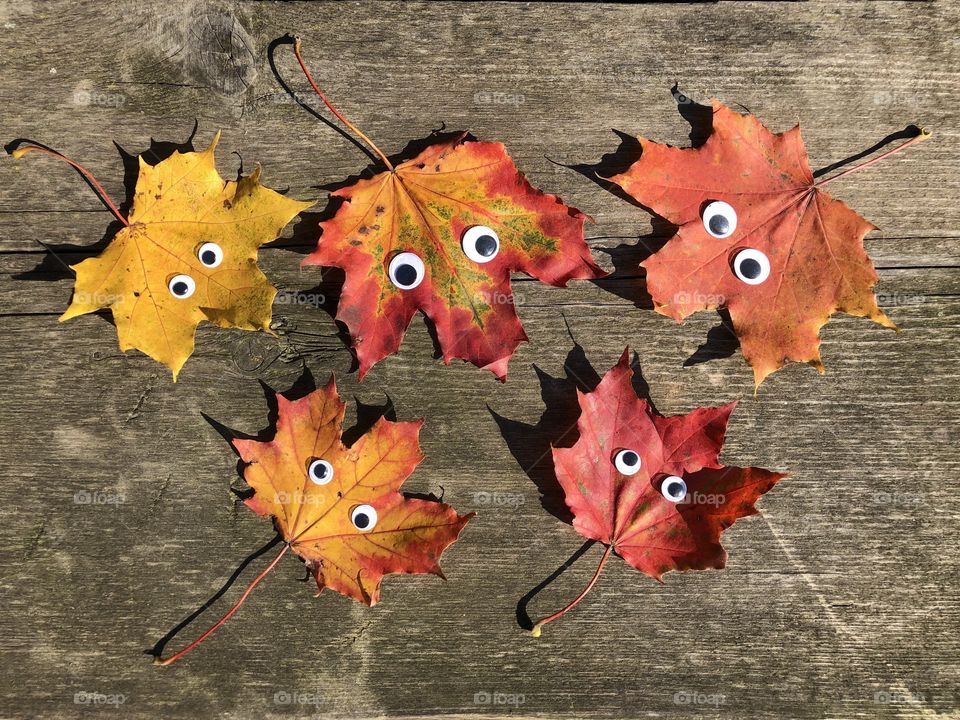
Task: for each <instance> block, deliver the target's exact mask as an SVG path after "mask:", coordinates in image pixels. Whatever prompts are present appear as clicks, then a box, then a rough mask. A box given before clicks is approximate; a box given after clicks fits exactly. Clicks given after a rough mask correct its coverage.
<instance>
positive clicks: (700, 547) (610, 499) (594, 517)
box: [533, 350, 786, 636]
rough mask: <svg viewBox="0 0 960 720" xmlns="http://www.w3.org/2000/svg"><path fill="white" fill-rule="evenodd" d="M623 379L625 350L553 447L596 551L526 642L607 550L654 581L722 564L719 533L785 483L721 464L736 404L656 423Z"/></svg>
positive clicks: (579, 523) (582, 529) (563, 483)
mask: <svg viewBox="0 0 960 720" xmlns="http://www.w3.org/2000/svg"><path fill="white" fill-rule="evenodd" d="M632 375H633V370H632V369H631V368H630V354H629V350H625V351H624V353H623V356H622V357H621V358H620V362H619V363H618V364H617V365H615V366H614V367H613V369H611V370H610V371H609V372H607V374H606V375H605V376H604V377H603V379H602V380H601V382H600V384H599V385H598V386H597V387H596V389H595V390H593V391H592V392H589V393H583V392H580V391H578V392H577V396H578V399H579V403H580V409H581V415H580V419H579V420H578V422H577V428H578V430H579V433H580V437H579V439H578V440H577V442H576V443H575V444H574V445H573V446H572V447H569V448H553V462H554V467H555V469H556V474H557V480H558V481H559V483H560V487H561V488H562V490H563V492H564V496H565V500H566V503H567V506H568V507H569V508H570V511H571V512H572V513H573V527H574V529H575V530H576V531H577V532H578V533H580V534H581V535H582V536H584V537H585V538H588V539H590V540H596V541H598V542H601V543H603V544H604V545H606V550H605V551H604V553H603V556H602V558H601V560H600V565H599V567H598V568H597V571H596V573H595V574H594V576H593V579H592V580H591V581H590V583H589V585H587V587H586V588H585V589H584V591H583V592H582V593H581V594H580V595H579V596H578V597H577V598H576V599H575V600H574V601H573V602H571V603H570V604H569V605H567V606H566V607H565V608H563V609H562V610H560V611H559V612H556V613H554V614H553V615H550V616H549V617H546V618H544V619H543V620H540V621H539V622H537V623H536V624H535V625H534V628H533V633H534V635H535V636H536V635H539V634H540V629H541V628H542V627H543V626H544V625H546V624H547V623H549V622H552V621H553V620H556V619H557V618H558V617H560V616H561V615H563V614H564V613H566V612H567V611H568V610H570V609H571V608H572V607H574V606H575V605H577V604H578V603H579V602H580V600H582V599H583V597H584V596H585V595H586V594H587V592H589V591H590V589H591V588H592V587H593V585H594V584H595V583H596V581H597V579H598V578H599V576H600V571H601V570H602V569H603V566H604V564H605V563H606V561H607V559H608V558H609V556H610V555H611V554H616V555H619V556H620V557H621V558H623V559H624V560H625V561H626V562H627V563H629V564H630V565H632V566H633V567H635V568H636V569H637V570H639V571H640V572H642V573H645V574H647V575H649V576H650V577H652V578H654V579H656V580H658V581H661V582H662V577H663V575H664V574H665V573H667V572H669V571H671V570H704V569H708V568H717V569H719V568H722V567H724V565H725V564H726V559H727V553H726V551H725V550H724V549H723V546H722V545H721V544H720V535H721V534H722V533H723V531H724V530H725V529H727V528H728V527H730V526H731V525H733V523H734V522H735V521H736V520H737V519H738V518H741V517H745V516H748V515H755V514H757V512H758V510H757V509H756V507H755V503H756V501H757V499H758V498H759V497H760V496H761V495H763V494H764V493H765V492H767V491H768V490H770V488H772V487H773V486H774V485H775V484H776V483H777V482H778V481H779V480H781V479H782V478H784V477H786V476H785V475H784V474H782V473H776V472H771V471H769V470H763V469H761V468H754V467H746V468H742V467H733V466H725V465H723V464H721V462H720V451H721V450H722V449H723V443H724V436H725V433H726V428H727V421H728V420H729V417H730V413H731V412H732V411H733V409H734V407H736V403H731V404H729V405H724V406H722V407H716V408H710V407H708V408H697V409H696V410H694V411H693V412H691V413H690V414H688V415H674V416H671V417H663V416H660V415H657V414H656V413H655V412H653V411H652V410H651V408H650V407H649V405H648V404H647V402H646V400H641V399H640V398H638V397H637V394H636V392H635V391H634V389H633V386H632V384H631V382H630V378H631V377H632Z"/></svg>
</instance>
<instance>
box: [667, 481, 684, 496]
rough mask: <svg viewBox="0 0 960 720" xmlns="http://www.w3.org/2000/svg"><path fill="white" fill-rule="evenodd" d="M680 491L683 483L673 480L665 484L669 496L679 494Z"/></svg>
mask: <svg viewBox="0 0 960 720" xmlns="http://www.w3.org/2000/svg"><path fill="white" fill-rule="evenodd" d="M682 493H683V485H681V484H680V483H676V482H674V483H670V484H669V485H668V486H667V494H668V495H669V496H670V497H677V496H678V495H681V494H682Z"/></svg>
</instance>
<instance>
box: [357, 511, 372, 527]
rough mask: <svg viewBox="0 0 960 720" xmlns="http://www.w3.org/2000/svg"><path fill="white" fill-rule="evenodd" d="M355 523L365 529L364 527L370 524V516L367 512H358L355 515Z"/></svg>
mask: <svg viewBox="0 0 960 720" xmlns="http://www.w3.org/2000/svg"><path fill="white" fill-rule="evenodd" d="M353 524H354V525H356V526H357V527H358V528H360V529H361V530H363V528H365V527H366V526H367V525H369V524H370V516H369V515H367V514H366V513H357V514H356V515H354V516H353Z"/></svg>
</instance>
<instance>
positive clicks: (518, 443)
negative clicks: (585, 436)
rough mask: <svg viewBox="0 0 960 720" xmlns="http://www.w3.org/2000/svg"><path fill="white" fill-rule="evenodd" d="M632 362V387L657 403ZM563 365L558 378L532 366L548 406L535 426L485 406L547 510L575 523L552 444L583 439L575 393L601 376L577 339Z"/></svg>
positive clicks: (565, 444)
mask: <svg viewBox="0 0 960 720" xmlns="http://www.w3.org/2000/svg"><path fill="white" fill-rule="evenodd" d="M631 366H632V367H633V369H634V375H633V379H632V382H633V387H634V390H635V391H636V393H637V395H638V396H639V397H641V398H644V399H646V400H647V401H648V402H650V405H651V407H653V401H652V400H650V388H649V385H647V382H646V380H644V378H643V375H642V373H641V372H640V369H639V359H638V357H637V355H636V353H634V355H633V360H632V362H631ZM563 368H564V374H565V376H566V377H563V378H555V377H552V376H551V375H549V374H548V373H546V372H545V371H543V370H541V369H540V368H539V367H537V366H536V365H534V366H533V369H534V371H535V372H536V374H537V378H538V379H539V382H540V397H541V398H542V399H543V404H544V411H543V414H542V415H541V416H540V419H539V420H538V421H537V423H536V424H535V425H530V424H528V423H524V422H522V421H518V420H511V419H509V418H507V417H504V416H502V415H500V414H499V413H497V412H496V411H495V410H493V409H492V408H490V407H489V406H487V410H488V411H489V412H490V414H491V415H492V416H493V419H494V421H495V422H496V423H497V426H498V427H499V429H500V434H501V435H502V436H503V439H504V441H505V442H506V443H507V448H508V449H509V450H510V454H511V455H513V457H514V459H515V460H516V461H517V463H518V464H519V465H520V467H521V468H522V469H523V471H524V472H525V473H526V474H527V476H528V477H529V478H530V479H531V480H532V481H533V483H534V484H535V485H536V486H537V489H538V490H539V492H540V504H541V505H542V506H543V508H544V510H546V511H547V512H549V513H550V514H551V515H553V516H554V517H556V518H557V519H558V520H560V521H562V522H565V523H567V524H571V523H572V522H573V515H572V514H571V513H570V509H569V508H568V507H567V504H566V502H565V500H564V494H563V490H562V488H561V487H560V483H559V482H558V480H557V475H556V470H555V468H554V465H553V452H552V448H555V447H557V448H560V447H572V446H573V445H574V444H575V443H576V441H577V440H578V439H579V434H578V432H577V421H578V420H579V418H580V404H579V400H578V398H577V391H580V392H591V391H592V390H593V389H594V388H596V386H597V385H599V384H600V376H599V375H598V374H597V372H596V370H594V368H593V366H592V365H591V364H590V361H589V360H588V359H587V357H586V353H585V352H584V349H583V347H582V346H581V345H580V344H579V343H577V342H576V341H574V346H573V348H572V349H571V350H570V352H569V353H568V354H567V357H566V359H565V360H564V364H563ZM654 409H655V408H654Z"/></svg>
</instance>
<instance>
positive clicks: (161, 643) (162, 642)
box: [143, 533, 283, 659]
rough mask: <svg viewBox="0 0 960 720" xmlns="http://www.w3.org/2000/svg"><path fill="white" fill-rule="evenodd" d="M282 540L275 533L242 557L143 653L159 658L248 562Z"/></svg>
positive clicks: (237, 576) (212, 602)
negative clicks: (205, 596)
mask: <svg viewBox="0 0 960 720" xmlns="http://www.w3.org/2000/svg"><path fill="white" fill-rule="evenodd" d="M282 540H283V538H282V537H281V536H280V533H277V534H276V535H274V536H273V538H272V539H271V540H270V541H268V542H267V543H266V544H265V545H263V546H262V547H260V548H259V549H257V550H255V551H253V553H251V554H250V555H248V556H247V557H246V558H244V559H243V560H242V561H241V562H240V564H239V565H238V566H237V568H236V569H235V570H234V571H233V573H232V574H231V575H230V577H229V578H227V581H226V582H225V583H224V584H223V585H222V586H221V587H220V589H219V590H217V591H216V592H215V593H214V594H213V595H211V596H210V597H209V598H208V599H207V600H206V601H205V602H204V603H203V604H202V605H201V606H200V607H198V608H197V609H196V610H194V611H193V612H192V613H190V614H189V615H187V617H185V618H184V619H183V620H181V621H180V622H179V623H177V624H176V625H175V626H174V627H173V628H172V629H171V630H170V632H168V633H167V634H166V635H164V636H163V637H162V638H160V639H159V640H157V642H156V643H154V645H153V647H151V648H148V649H146V650H144V651H143V654H144V655H152V656H153V657H154V658H156V659H160V658H161V657H162V656H163V651H164V648H166V646H167V644H168V643H169V642H170V641H171V640H173V639H174V638H175V637H176V636H177V635H178V634H180V631H182V630H183V629H184V628H186V627H187V626H188V625H191V624H192V623H193V621H194V620H196V619H197V618H199V617H200V616H201V615H202V614H203V613H204V612H205V611H206V610H207V608H209V607H210V606H211V605H213V604H214V603H215V602H216V601H217V600H219V599H220V598H221V597H223V595H224V594H225V593H226V592H227V590H229V589H230V588H231V587H232V586H233V584H234V583H235V582H236V581H237V579H238V578H239V577H240V575H241V574H242V573H243V571H244V570H245V569H246V568H247V566H248V565H249V564H250V563H252V562H253V561H254V560H256V559H257V558H258V557H260V556H261V555H263V554H264V553H265V552H267V551H268V550H270V549H271V548H273V547H276V546H277V545H278V544H279V543H280V542H282Z"/></svg>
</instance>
